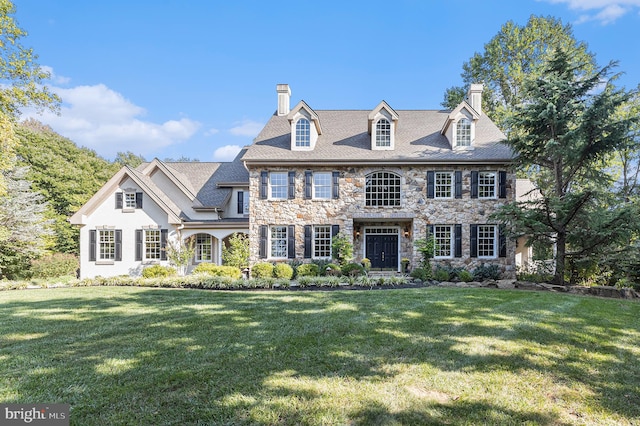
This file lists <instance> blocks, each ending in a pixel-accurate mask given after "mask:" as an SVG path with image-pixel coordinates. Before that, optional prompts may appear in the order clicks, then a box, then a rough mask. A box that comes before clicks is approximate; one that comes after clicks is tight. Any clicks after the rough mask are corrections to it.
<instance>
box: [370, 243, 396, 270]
mask: <svg viewBox="0 0 640 426" xmlns="http://www.w3.org/2000/svg"><path fill="white" fill-rule="evenodd" d="M366 256H367V258H368V259H369V260H370V261H371V269H392V270H394V271H395V270H397V269H398V236H397V235H367V246H366Z"/></svg>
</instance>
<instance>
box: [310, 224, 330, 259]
mask: <svg viewBox="0 0 640 426" xmlns="http://www.w3.org/2000/svg"><path fill="white" fill-rule="evenodd" d="M313 257H314V258H330V257H331V226H329V225H326V226H325V225H322V226H314V227H313Z"/></svg>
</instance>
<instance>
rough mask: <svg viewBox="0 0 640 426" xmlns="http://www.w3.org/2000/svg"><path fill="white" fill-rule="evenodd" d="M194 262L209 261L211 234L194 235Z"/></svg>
mask: <svg viewBox="0 0 640 426" xmlns="http://www.w3.org/2000/svg"><path fill="white" fill-rule="evenodd" d="M195 249H196V254H195V257H196V262H211V259H212V257H211V253H212V250H211V235H209V234H198V235H196V247H195Z"/></svg>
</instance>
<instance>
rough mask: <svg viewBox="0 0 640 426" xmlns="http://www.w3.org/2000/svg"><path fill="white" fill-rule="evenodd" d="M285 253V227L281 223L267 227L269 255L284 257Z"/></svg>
mask: <svg viewBox="0 0 640 426" xmlns="http://www.w3.org/2000/svg"><path fill="white" fill-rule="evenodd" d="M287 254H288V250H287V227H286V226H282V225H277V226H272V227H271V228H270V229H269V257H271V258H273V259H286V258H287Z"/></svg>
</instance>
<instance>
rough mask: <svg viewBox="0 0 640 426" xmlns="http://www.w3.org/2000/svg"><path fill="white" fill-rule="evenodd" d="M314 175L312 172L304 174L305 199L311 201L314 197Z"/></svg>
mask: <svg viewBox="0 0 640 426" xmlns="http://www.w3.org/2000/svg"><path fill="white" fill-rule="evenodd" d="M312 188H313V173H311V171H310V170H306V171H305V172H304V199H305V200H310V199H311V198H312V196H313V193H312Z"/></svg>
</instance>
